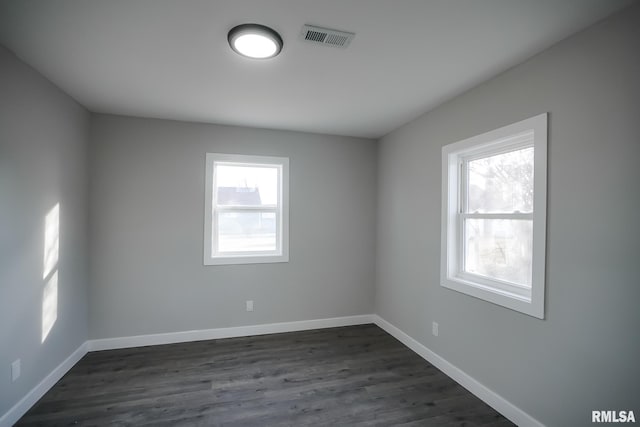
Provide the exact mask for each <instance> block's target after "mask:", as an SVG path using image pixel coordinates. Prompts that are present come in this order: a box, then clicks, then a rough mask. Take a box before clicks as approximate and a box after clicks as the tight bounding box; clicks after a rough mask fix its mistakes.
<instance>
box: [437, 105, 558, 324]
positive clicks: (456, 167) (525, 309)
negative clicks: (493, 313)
mask: <svg viewBox="0 0 640 427" xmlns="http://www.w3.org/2000/svg"><path fill="white" fill-rule="evenodd" d="M531 148H532V149H533V171H532V175H533V181H532V182H533V197H532V206H531V207H530V208H529V209H524V211H520V210H519V209H511V210H510V209H496V210H491V209H485V211H481V210H478V209H475V210H474V209H471V208H469V206H468V205H469V200H470V196H469V194H467V192H468V191H470V190H469V188H470V184H469V182H470V178H469V176H467V175H468V174H469V172H468V171H469V170H470V165H471V164H472V163H473V162H475V163H478V162H477V160H480V161H483V160H485V161H486V160H487V159H491V158H494V159H495V158H499V157H500V156H502V158H506V159H508V158H509V157H508V156H509V155H518V154H519V153H525V152H526V153H530V152H531V151H530V149H531ZM514 153H516V154H514ZM507 166H511V165H507ZM525 166H529V164H528V163H527V164H525ZM527 176H529V175H527ZM521 179H523V180H524V178H521ZM487 182H489V181H487ZM509 185H511V186H512V187H509ZM528 185H529V186H530V183H529V184H528ZM525 186H526V185H525V184H523V183H521V182H517V180H515V182H513V181H512V182H511V183H510V184H508V185H505V187H506V188H507V189H509V188H514V189H517V188H523V187H525ZM476 187H477V186H476ZM500 190H501V191H500V192H497V191H498V190H493V189H492V190H482V189H481V190H477V188H476V193H477V192H480V193H481V194H482V196H477V195H476V196H477V197H488V196H487V195H488V194H490V191H496V194H498V195H500V196H501V197H502V199H506V200H508V199H509V197H511V198H512V199H514V200H515V199H517V198H518V194H517V192H516V191H515V190H513V194H511V193H508V192H506V190H505V188H501V189H500ZM546 190H547V114H546V113H544V114H540V115H538V116H535V117H532V118H529V119H526V120H523V121H520V122H517V123H514V124H511V125H508V126H505V127H502V128H499V129H496V130H493V131H490V132H487V133H484V134H481V135H477V136H474V137H471V138H468V139H465V140H462V141H459V142H456V143H453V144H449V145H446V146H444V147H443V148H442V235H441V266H440V283H441V285H442V286H443V287H445V288H448V289H452V290H455V291H458V292H462V293H464V294H467V295H470V296H473V297H476V298H480V299H483V300H486V301H489V302H492V303H495V304H498V305H501V306H504V307H507V308H510V309H513V310H516V311H519V312H522V313H525V314H528V315H531V316H534V317H537V318H540V319H543V318H544V298H545V296H544V287H545V254H546ZM520 191H521V192H524V190H520ZM483 192H484V193H483ZM521 197H522V196H521ZM528 200H531V198H529V199H528ZM480 202H481V203H482V202H483V199H480ZM486 204H487V205H490V204H491V202H490V201H487V202H486ZM474 221H475V222H474ZM480 223H482V224H483V225H486V228H488V229H489V230H492V227H490V225H499V226H502V229H503V230H505V229H506V230H511V229H514V230H515V229H517V227H518V226H519V227H521V228H522V229H524V230H529V227H531V228H532V231H531V233H530V235H531V239H530V240H528V239H525V238H524V237H523V236H524V235H526V233H525V234H521V235H518V234H517V232H515V231H512V232H511V233H507V232H505V231H502V234H501V235H498V234H495V235H491V232H488V233H487V235H488V237H487V236H484V240H485V241H490V242H492V243H494V244H496V243H495V242H498V241H500V242H503V243H501V245H498V246H500V248H502V249H500V251H502V252H500V251H498V250H497V249H496V250H495V251H494V252H495V253H497V254H500V253H504V255H503V257H504V258H505V259H507V258H508V255H509V253H508V250H507V249H504V248H505V247H506V246H507V245H508V244H511V250H512V251H513V252H512V253H514V254H516V255H519V256H521V257H522V258H523V259H524V260H525V261H526V262H527V265H528V266H530V271H529V268H526V269H523V268H521V269H520V270H519V271H517V270H518V269H517V268H515V267H514V266H513V265H508V264H509V261H508V259H507V260H506V261H505V264H507V267H508V268H509V269H510V270H509V271H515V273H514V274H516V275H519V276H520V277H522V276H526V280H524V281H518V280H507V279H504V278H501V277H495V276H499V274H497V273H496V274H478V273H476V272H470V271H468V270H469V268H467V262H468V263H469V265H474V264H473V262H472V260H471V258H469V259H467V258H465V257H466V255H465V254H468V253H474V254H475V253H476V252H474V251H472V250H471V249H473V248H476V247H479V246H478V245H479V244H478V241H480V240H481V239H482V236H481V235H480V234H478V236H480V237H477V236H470V235H471V233H467V231H466V230H467V226H468V224H476V225H477V224H480ZM469 227H470V228H472V227H471V226H469ZM483 228H484V227H483ZM497 228H499V227H497ZM505 236H506V237H505ZM518 238H520V241H518ZM472 242H473V243H475V246H473V245H472ZM529 242H531V243H530V244H529ZM522 247H527V248H529V247H530V248H531V251H530V254H529V252H528V251H524V250H519V248H522ZM483 248H484V249H485V251H484V252H483V253H485V254H486V253H490V252H487V250H486V249H487V248H486V247H483ZM477 252H478V253H480V250H478V251H477ZM494 252H491V253H494ZM485 256H486V255H485ZM496 257H497V256H496ZM512 258H514V257H512ZM501 259H502V258H501ZM490 267H491V266H490ZM498 267H500V266H498ZM498 267H496V270H499V268H498Z"/></svg>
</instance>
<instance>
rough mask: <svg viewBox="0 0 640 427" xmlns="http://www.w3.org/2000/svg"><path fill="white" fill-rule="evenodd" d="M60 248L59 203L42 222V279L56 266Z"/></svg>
mask: <svg viewBox="0 0 640 427" xmlns="http://www.w3.org/2000/svg"><path fill="white" fill-rule="evenodd" d="M59 247H60V203H57V204H56V205H55V206H54V207H53V209H51V210H50V211H49V213H48V214H47V216H46V217H45V221H44V267H43V273H42V278H43V279H46V278H47V276H49V274H50V273H51V272H52V271H53V270H54V269H55V268H56V267H57V266H58V250H59Z"/></svg>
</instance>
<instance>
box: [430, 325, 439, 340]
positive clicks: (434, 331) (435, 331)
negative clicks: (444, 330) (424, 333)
mask: <svg viewBox="0 0 640 427" xmlns="http://www.w3.org/2000/svg"><path fill="white" fill-rule="evenodd" d="M431 333H432V334H433V336H434V337H437V336H438V322H433V323H431Z"/></svg>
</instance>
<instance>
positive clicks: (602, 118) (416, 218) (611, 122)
mask: <svg viewBox="0 0 640 427" xmlns="http://www.w3.org/2000/svg"><path fill="white" fill-rule="evenodd" d="M546 111H548V112H549V113H550V122H549V155H548V178H549V182H548V194H547V196H548V223H547V224H548V227H547V239H548V240H547V242H548V243H547V264H546V268H547V276H546V277H547V280H546V286H547V287H546V289H547V298H546V319H545V320H538V319H535V318H533V317H529V316H526V315H523V314H519V313H517V312H514V311H511V310H508V309H506V308H502V307H499V306H496V305H492V304H490V303H488V302H484V301H481V300H478V299H475V298H473V297H470V296H466V295H463V294H460V293H456V292H454V291H451V290H448V289H445V288H442V287H440V285H439V262H440V197H441V165H440V162H441V147H442V146H443V145H446V144H449V143H452V142H456V141H458V140H460V139H463V138H467V137H470V136H473V135H476V134H479V133H482V132H485V131H489V130H491V129H494V128H497V127H500V126H503V125H507V124H510V123H512V122H515V121H518V120H521V119H525V118H528V117H531V116H533V115H536V114H539V113H543V112H546ZM638 159H640V7H635V8H634V9H630V10H627V11H624V12H623V13H622V14H618V15H615V16H614V17H612V18H611V19H609V20H607V21H604V22H602V23H600V24H598V25H597V26H595V27H592V28H590V29H588V30H586V31H584V32H582V33H580V34H578V35H576V36H574V37H571V38H569V39H566V40H564V41H563V42H561V43H559V44H558V45H556V46H554V47H553V48H551V49H550V50H547V51H545V52H543V53H542V54H540V55H538V56H536V57H534V58H532V59H531V60H529V61H527V62H525V63H523V64H521V65H520V66H517V67H515V68H513V69H511V70H509V71H508V72H506V73H504V74H502V75H500V76H498V77H497V78H494V79H492V80H490V81H489V82H487V83H485V84H482V85H480V86H478V87H477V88H475V89H473V90H471V91H469V92H467V93H465V94H463V95H461V96H459V97H457V98H456V99H454V100H452V101H451V102H448V103H446V104H444V105H442V106H440V107H439V108H437V109H435V110H433V111H431V112H429V113H427V114H425V115H424V116H422V117H420V118H418V119H416V120H414V121H413V122H411V123H409V124H407V125H405V126H403V127H401V128H400V129H398V130H396V131H394V132H392V133H391V134H390V135H388V136H386V137H384V138H383V139H382V140H381V143H380V151H379V159H378V161H379V166H378V170H379V187H378V206H379V210H378V252H377V261H378V263H377V286H376V288H377V294H376V304H377V313H378V314H380V315H381V316H382V317H383V318H385V319H387V320H388V321H390V322H391V323H393V324H395V325H396V326H398V327H399V328H400V329H402V330H404V331H405V332H407V333H408V334H409V335H411V336H413V337H414V338H415V339H417V340H418V341H420V342H421V343H423V344H424V345H426V346H427V347H428V348H430V349H432V350H433V351H435V352H436V353H438V354H440V355H441V356H443V357H444V358H445V359H446V360H448V361H450V362H451V363H453V364H454V365H456V366H458V367H459V368H461V369H462V370H463V371H465V372H467V373H468V374H470V375H471V376H473V377H474V378H476V379H477V380H479V381H480V382H481V383H483V384H485V385H486V386H488V387H489V388H490V389H492V390H494V391H495V392H497V393H498V394H500V395H502V396H503V397H505V398H507V399H508V400H510V401H511V402H512V403H514V404H515V405H517V406H518V407H520V408H522V409H523V410H525V411H526V412H528V413H529V414H531V415H532V416H534V417H535V418H537V419H538V420H539V421H541V422H543V423H545V424H547V425H549V426H563V427H565V426H583V425H587V424H590V422H591V418H590V417H591V410H594V409H611V410H629V409H633V410H635V411H636V412H635V413H636V417H637V416H638V415H637V414H638V413H639V412H640V406H638V404H639V400H638V398H639V396H640V364H639V363H638V356H639V355H640V332H639V330H640V309H639V308H638V307H639V305H638V302H639V301H640V278H639V276H638V268H637V266H638V256H639V255H640V250H639V248H640V246H639V243H638V242H640V226H639V225H638V218H639V213H638V212H640V190H639V189H638V184H639V183H640V167H638ZM433 320H435V321H438V322H439V324H440V328H439V329H440V336H439V337H437V338H436V337H433V336H431V333H430V330H431V321H433Z"/></svg>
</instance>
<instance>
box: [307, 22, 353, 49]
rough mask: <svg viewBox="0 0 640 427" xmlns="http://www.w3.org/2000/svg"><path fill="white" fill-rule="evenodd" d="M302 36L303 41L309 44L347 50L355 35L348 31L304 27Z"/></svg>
mask: <svg viewBox="0 0 640 427" xmlns="http://www.w3.org/2000/svg"><path fill="white" fill-rule="evenodd" d="M300 36H301V38H302V40H304V41H307V42H311V43H318V44H323V45H325V46H334V47H342V48H345V47H347V46H349V43H351V40H353V38H354V37H355V34H354V33H348V32H346V31H338V30H331V29H329V28H322V27H316V26H313V25H303V26H302V33H300Z"/></svg>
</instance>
